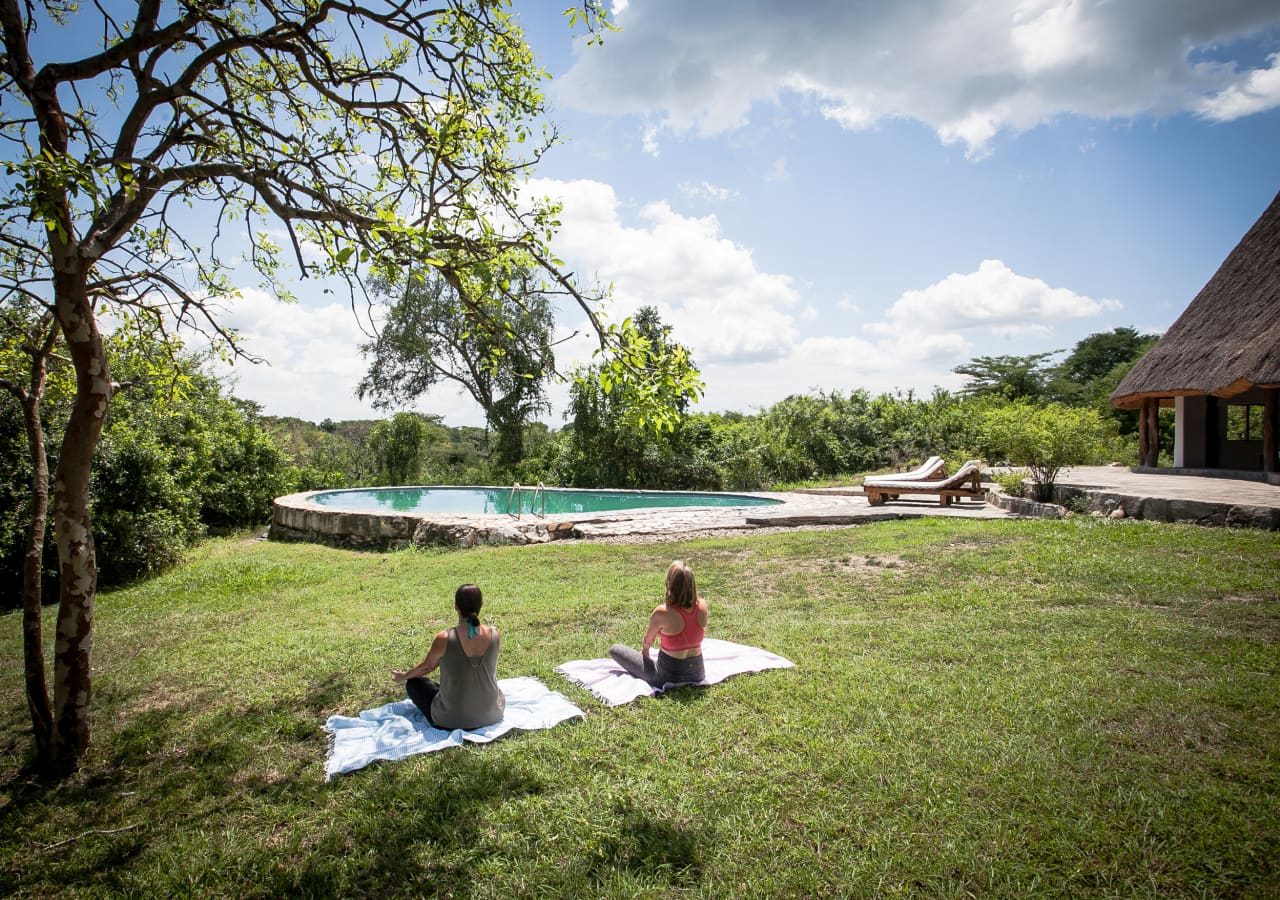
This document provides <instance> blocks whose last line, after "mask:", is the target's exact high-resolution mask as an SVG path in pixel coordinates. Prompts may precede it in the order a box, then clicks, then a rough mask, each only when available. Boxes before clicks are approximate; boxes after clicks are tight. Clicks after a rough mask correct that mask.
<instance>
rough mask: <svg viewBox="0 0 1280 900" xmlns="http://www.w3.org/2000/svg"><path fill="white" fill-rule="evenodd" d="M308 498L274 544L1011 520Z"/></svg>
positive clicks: (914, 511)
mask: <svg viewBox="0 0 1280 900" xmlns="http://www.w3.org/2000/svg"><path fill="white" fill-rule="evenodd" d="M310 496H311V494H310V493H307V494H292V495H290V496H287V497H280V498H277V499H276V501H275V504H274V508H273V512H272V524H271V532H270V534H271V537H272V538H273V539H276V540H312V541H319V542H322V543H329V544H337V545H340V546H351V547H368V548H388V547H402V546H409V545H417V546H431V545H448V546H465V547H469V546H475V545H477V544H511V543H515V544H524V543H544V542H547V541H554V540H567V539H578V540H608V539H618V538H626V537H641V536H645V535H655V536H661V535H685V534H694V533H697V534H712V533H717V532H725V533H731V532H751V531H755V530H759V529H770V530H775V529H780V528H799V527H809V526H825V527H836V526H847V525H857V524H863V523H869V522H879V521H886V520H893V519H910V518H920V517H922V516H950V517H953V518H968V519H978V518H980V519H993V518H1012V517H1013V514H1012V513H1010V512H1007V511H1005V510H1003V509H999V508H997V507H995V506H992V505H988V504H986V503H983V502H973V501H967V502H963V503H953V504H952V505H951V506H949V507H943V506H941V505H940V504H939V503H938V502H937V501H936V500H934V501H928V500H912V501H907V500H901V501H898V502H895V503H891V504H889V505H887V506H877V507H872V506H870V505H869V504H868V503H867V499H866V498H865V497H862V496H846V495H841V494H837V493H834V492H824V493H822V494H799V493H764V492H761V493H755V494H751V495H750V496H759V497H769V498H771V499H775V500H780V501H781V502H780V503H778V504H777V505H774V506H738V507H734V506H727V507H682V508H673V507H665V508H664V507H658V508H653V509H635V510H625V511H615V512H598V513H576V514H572V513H562V514H554V515H548V516H545V517H539V516H531V515H525V516H521V517H519V518H516V517H514V516H506V515H434V514H432V515H421V514H417V515H408V514H385V513H352V512H343V511H340V510H336V509H333V508H332V507H327V506H320V505H318V504H316V503H313V502H311V500H310Z"/></svg>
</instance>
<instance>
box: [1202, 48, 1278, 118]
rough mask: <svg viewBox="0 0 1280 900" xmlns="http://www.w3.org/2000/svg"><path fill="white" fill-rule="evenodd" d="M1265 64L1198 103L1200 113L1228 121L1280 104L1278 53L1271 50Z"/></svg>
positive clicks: (1206, 116)
mask: <svg viewBox="0 0 1280 900" xmlns="http://www.w3.org/2000/svg"><path fill="white" fill-rule="evenodd" d="M1267 62H1268V63H1269V65H1268V67H1267V68H1265V69H1254V70H1253V71H1252V72H1249V73H1248V75H1247V76H1246V77H1245V78H1244V79H1243V80H1241V81H1239V82H1237V83H1235V84H1232V85H1230V86H1228V87H1227V88H1225V89H1223V90H1222V91H1219V92H1218V93H1217V94H1215V95H1214V96H1212V97H1209V98H1207V99H1205V100H1204V101H1203V102H1202V103H1201V104H1200V114H1201V115H1202V116H1204V117H1205V118H1207V119H1214V120H1216V121H1218V122H1230V121H1231V120H1232V119H1239V118H1242V117H1244V116H1250V115H1253V114H1254V113H1257V112H1265V111H1266V110H1268V109H1274V108H1275V107H1277V106H1280V53H1273V54H1272V55H1271V56H1270V57H1269V58H1268V59H1267Z"/></svg>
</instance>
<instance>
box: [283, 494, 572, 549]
mask: <svg viewBox="0 0 1280 900" xmlns="http://www.w3.org/2000/svg"><path fill="white" fill-rule="evenodd" d="M309 496H310V494H290V495H289V496H287V497H279V498H277V499H276V501H275V503H274V504H272V511H271V528H270V531H269V532H268V534H269V536H270V538H271V539H272V540H274V541H310V542H312V543H321V544H328V545H329V546H331V547H346V548H348V549H353V550H402V549H404V548H405V547H476V546H482V545H487V544H544V543H547V542H548V541H554V540H560V539H563V538H573V537H581V536H582V535H581V532H579V530H578V528H577V526H576V525H575V523H573V522H567V521H545V520H544V521H539V522H530V521H524V522H521V521H519V520H516V519H511V520H510V521H506V520H505V517H500V516H483V517H476V519H478V520H479V521H471V520H468V519H467V518H466V517H463V516H436V517H432V518H425V517H423V516H409V515H398V514H395V513H353V512H340V511H338V510H330V509H322V508H319V507H316V506H315V505H314V504H311V503H309V502H308V500H307V498H308V497H309Z"/></svg>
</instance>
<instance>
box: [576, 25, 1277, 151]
mask: <svg viewBox="0 0 1280 900" xmlns="http://www.w3.org/2000/svg"><path fill="white" fill-rule="evenodd" d="M1277 22H1280V7H1277V6H1276V4H1275V3H1274V2H1273V0H1272V2H1265V0H1215V2H1212V3H1205V2H1199V3H1197V2H1180V3H1161V2H1155V0H1152V2H1141V3H1139V2H1126V3H1115V2H1110V3H1108V2H1086V0H952V2H946V3H941V4H938V3H933V2H929V0H903V2H899V3H893V4H853V3H848V2H847V0H813V2H810V3H806V4H805V5H804V7H803V9H797V7H796V6H795V5H794V4H793V3H791V2H789V0H756V2H754V3H751V4H747V5H744V4H742V3H740V2H737V0H700V2H698V3H696V4H686V3H677V2H675V0H665V2H664V0H653V2H648V3H644V4H637V5H635V6H631V7H628V9H627V16H626V22H625V28H623V30H622V31H621V32H619V33H618V34H615V35H610V38H609V40H608V41H606V42H605V45H604V46H603V47H596V48H592V52H590V53H581V54H580V55H579V57H578V58H577V60H576V62H575V64H574V66H573V68H572V69H571V70H570V71H569V72H568V73H566V74H565V75H564V76H563V77H562V78H560V79H558V81H557V83H556V85H555V89H556V90H557V91H558V92H559V94H560V96H561V98H562V100H563V101H565V102H567V103H569V104H571V105H576V106H578V107H580V108H582V109H586V110H590V111H595V112H605V113H638V114H641V115H644V116H646V117H656V119H655V118H650V125H649V128H648V129H647V130H646V144H647V145H649V144H652V145H653V146H655V147H656V141H657V131H656V128H655V125H654V124H653V123H654V122H655V121H656V122H657V123H660V124H661V126H662V127H663V128H665V129H667V130H669V131H671V132H674V133H687V132H696V133H699V134H702V135H711V134H718V133H721V132H724V131H728V130H731V129H734V128H738V127H740V126H742V125H743V124H745V123H746V122H747V121H748V120H749V117H750V115H751V113H752V110H753V107H754V106H756V105H757V104H760V103H774V102H780V101H781V100H782V99H783V98H784V96H785V95H786V94H787V93H788V92H790V93H795V94H800V95H803V96H807V97H812V98H814V99H816V101H817V108H818V109H819V110H820V111H821V112H822V114H823V115H825V116H827V117H828V118H830V119H831V120H832V121H835V122H837V123H839V124H840V125H841V126H842V127H845V128H850V129H862V128H868V127H871V126H873V125H874V124H875V123H876V122H878V121H880V120H881V119H884V118H888V117H906V118H911V119H916V120H918V121H921V122H924V123H926V124H927V125H929V126H930V127H931V128H933V129H934V131H935V132H936V133H937V134H938V136H939V137H940V138H941V139H942V140H943V141H945V142H948V143H950V142H959V143H963V144H964V145H965V146H966V148H967V151H968V153H969V155H971V156H974V157H977V156H982V155H984V154H985V153H987V152H989V144H990V142H991V140H992V138H993V137H995V136H996V135H997V134H999V133H1001V132H1003V131H1012V132H1019V131H1024V130H1026V129H1029V128H1033V127H1035V126H1037V125H1039V124H1042V123H1045V122H1048V121H1051V120H1052V119H1053V118H1055V117H1057V116H1061V115H1080V116H1087V117H1093V118H1102V119H1107V118H1130V117H1133V116H1136V115H1146V114H1150V115H1167V114H1170V113H1174V112H1177V111H1180V110H1189V111H1194V112H1199V113H1201V114H1202V115H1205V116H1208V117H1211V118H1219V119H1230V118H1237V117H1239V116H1243V115H1249V114H1251V113H1254V112H1258V111H1261V110H1265V109H1270V108H1272V107H1274V106H1277V105H1280V86H1278V83H1280V70H1278V68H1277V63H1276V58H1275V57H1274V56H1273V57H1272V58H1271V60H1270V63H1269V66H1268V67H1267V68H1263V69H1253V70H1251V69H1249V68H1247V67H1246V68H1241V67H1240V66H1239V65H1237V64H1236V63H1235V62H1232V61H1230V60H1226V61H1223V60H1217V61H1214V62H1206V61H1203V59H1202V57H1203V55H1204V54H1206V53H1214V54H1221V53H1222V52H1224V49H1229V48H1230V47H1231V46H1232V43H1233V42H1234V41H1236V40H1238V39H1240V38H1244V37H1248V36H1250V35H1255V34H1258V33H1259V32H1260V31H1262V30H1263V29H1265V28H1267V27H1268V26H1272V25H1274V24H1276V23H1277Z"/></svg>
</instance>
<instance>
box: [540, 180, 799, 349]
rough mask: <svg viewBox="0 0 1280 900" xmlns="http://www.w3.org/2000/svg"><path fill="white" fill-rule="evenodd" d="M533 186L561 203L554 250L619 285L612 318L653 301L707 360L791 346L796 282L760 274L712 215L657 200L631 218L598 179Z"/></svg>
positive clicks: (586, 271) (746, 252)
mask: <svg viewBox="0 0 1280 900" xmlns="http://www.w3.org/2000/svg"><path fill="white" fill-rule="evenodd" d="M526 190H527V193H528V194H529V195H532V196H541V195H552V196H556V197H559V198H560V199H561V200H562V201H563V203H564V210H563V212H562V214H561V221H562V222H563V225H562V227H561V230H560V233H559V234H558V235H557V236H556V239H555V242H554V246H555V249H556V252H557V254H558V255H559V256H561V257H563V258H564V259H566V260H569V261H570V263H571V265H573V266H574V267H576V268H577V270H578V271H579V272H580V273H582V275H584V276H586V277H587V278H591V277H595V278H598V279H600V280H601V281H604V282H608V283H611V284H612V286H613V301H612V302H613V309H612V311H611V315H612V317H613V318H614V319H615V320H616V319H619V318H622V317H623V316H626V315H630V314H631V313H632V312H634V311H635V310H636V309H637V308H639V307H641V306H645V305H649V306H654V307H656V308H657V309H658V311H659V312H660V313H661V315H662V318H663V321H665V322H667V323H669V324H671V325H672V326H673V327H674V330H675V331H674V334H675V338H676V339H677V340H679V341H680V342H681V343H683V344H685V345H686V346H688V347H689V348H690V349H691V350H692V351H693V354H694V358H695V360H697V361H698V362H700V363H710V362H715V361H737V362H741V361H744V360H769V359H778V358H780V357H783V356H785V355H786V354H787V353H789V352H790V349H791V344H792V343H793V341H794V339H795V336H796V328H795V323H794V316H793V313H792V310H793V309H795V308H797V306H798V300H799V293H798V291H797V290H796V288H795V286H794V284H793V283H792V279H791V278H790V277H788V276H786V275H778V274H771V273H768V272H761V271H760V270H759V269H758V268H757V267H756V264H755V261H754V260H753V259H752V256H751V251H750V250H748V249H747V248H745V247H743V246H742V245H741V244H737V243H735V242H733V241H732V240H729V239H728V238H726V237H724V236H723V235H722V234H721V230H720V222H719V220H718V219H717V218H716V217H715V216H714V215H711V216H703V217H693V216H684V215H681V214H680V213H677V212H675V211H674V210H672V208H671V206H670V205H669V204H668V203H667V202H666V201H656V202H652V203H648V204H645V205H644V206H642V207H640V208H639V209H638V210H635V211H634V213H633V214H632V215H631V216H630V218H631V219H632V220H633V222H634V224H629V223H626V222H624V221H623V212H624V209H623V206H622V204H621V203H620V202H619V200H618V198H617V195H616V194H615V193H614V190H613V188H612V187H611V186H609V185H607V184H603V183H601V182H598V181H586V180H580V181H568V182H564V181H551V180H535V181H532V182H530V184H529V185H528V187H527V189H526Z"/></svg>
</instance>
